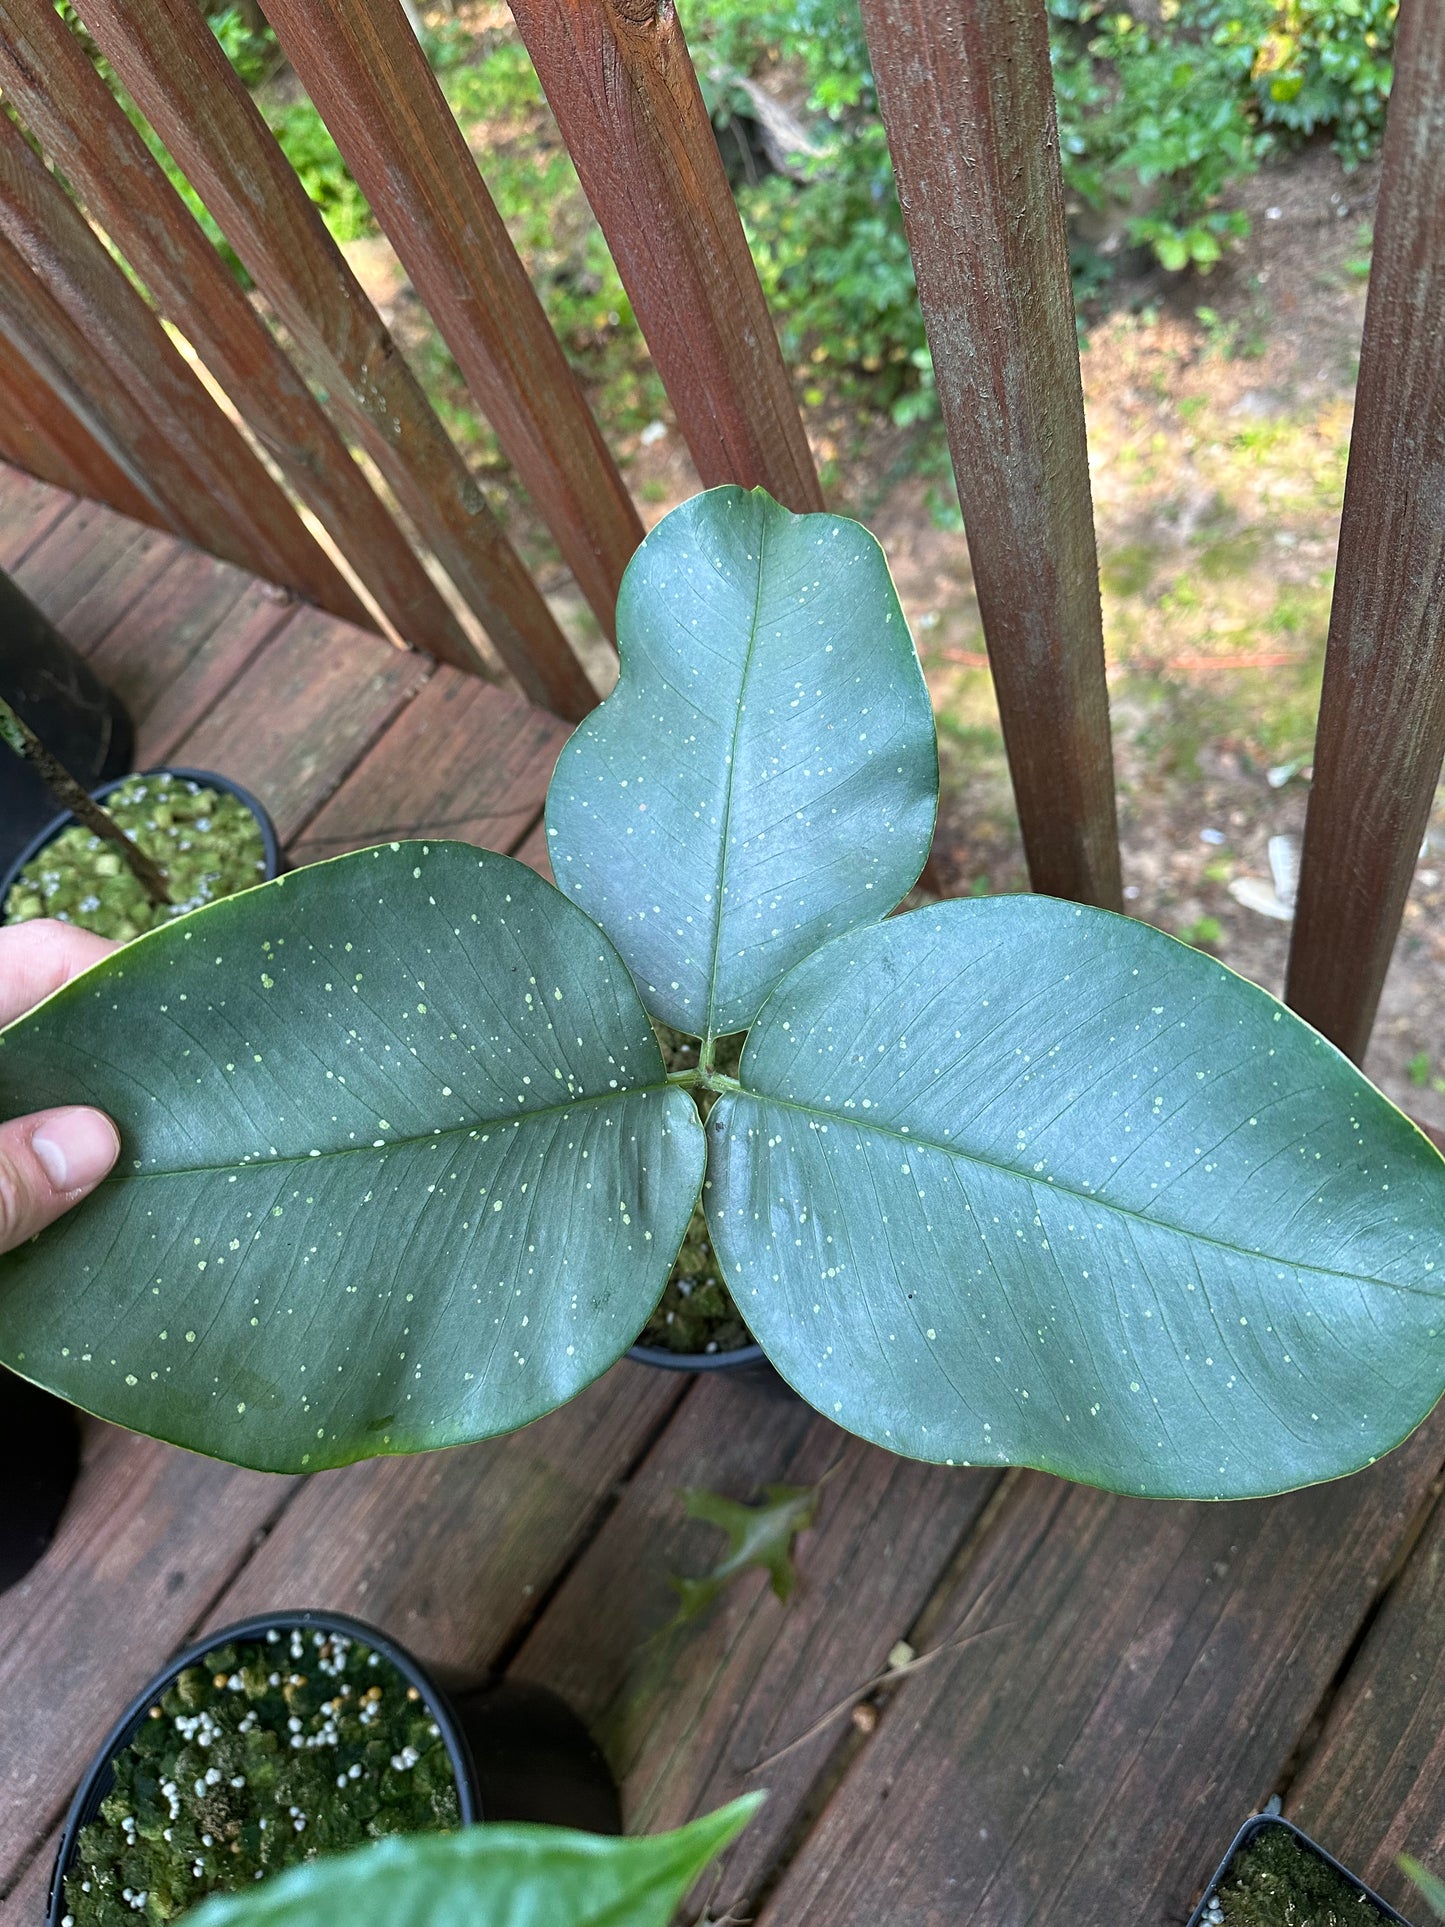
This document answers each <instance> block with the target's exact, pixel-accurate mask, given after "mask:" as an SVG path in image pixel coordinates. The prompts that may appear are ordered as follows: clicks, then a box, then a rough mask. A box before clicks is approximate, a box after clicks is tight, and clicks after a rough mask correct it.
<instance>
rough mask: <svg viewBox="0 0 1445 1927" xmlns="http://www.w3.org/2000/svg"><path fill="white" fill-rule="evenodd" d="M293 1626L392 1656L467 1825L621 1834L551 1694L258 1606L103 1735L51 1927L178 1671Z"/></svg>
mask: <svg viewBox="0 0 1445 1927" xmlns="http://www.w3.org/2000/svg"><path fill="white" fill-rule="evenodd" d="M293 1629H294V1630H300V1631H304V1632H324V1633H342V1634H344V1635H345V1636H346V1637H347V1638H349V1639H355V1640H357V1641H359V1642H360V1643H361V1644H362V1645H365V1646H369V1647H371V1649H372V1650H373V1652H377V1653H380V1654H381V1656H382V1657H383V1659H387V1660H389V1661H390V1662H391V1664H392V1665H393V1666H394V1667H395V1668H396V1670H397V1671H398V1672H399V1673H400V1674H401V1676H402V1677H403V1679H405V1680H406V1681H407V1683H408V1684H409V1685H412V1686H415V1687H416V1689H417V1691H418V1692H419V1693H420V1694H421V1696H422V1700H423V1702H424V1704H425V1705H426V1707H427V1710H428V1711H429V1712H430V1713H431V1716H432V1718H433V1719H434V1720H435V1721H436V1723H437V1725H438V1726H439V1727H440V1728H441V1735H442V1740H443V1743H444V1744H445V1746H446V1749H447V1754H448V1757H449V1758H450V1760H451V1763H452V1770H453V1772H454V1773H455V1775H456V1784H457V1803H458V1806H459V1807H460V1809H461V1816H462V1824H463V1826H471V1825H473V1824H475V1823H476V1822H477V1821H479V1820H529V1821H535V1822H538V1823H540V1824H542V1825H546V1826H558V1827H577V1828H580V1829H582V1830H583V1831H585V1832H588V1833H608V1834H616V1833H621V1831H622V1812H621V1808H620V1806H619V1804H618V1799H617V1789H616V1787H615V1786H614V1784H613V1781H612V1775H611V1773H610V1772H609V1771H608V1768H607V1764H606V1762H605V1761H604V1759H603V1758H602V1755H601V1753H600V1752H599V1751H598V1749H597V1746H596V1743H595V1742H594V1741H593V1739H592V1737H591V1735H590V1734H589V1733H588V1731H587V1729H586V1727H585V1726H583V1724H582V1722H581V1721H580V1720H579V1719H578V1718H577V1716H576V1714H575V1713H574V1712H573V1711H572V1710H571V1708H570V1707H569V1706H567V1705H566V1703H565V1702H564V1701H563V1700H560V1699H559V1698H558V1697H557V1696H556V1694H555V1693H549V1692H547V1691H546V1689H545V1688H544V1687H540V1686H529V1685H525V1684H522V1683H519V1682H516V1681H512V1680H505V1679H502V1680H486V1679H479V1678H469V1677H468V1676H467V1675H466V1674H463V1673H457V1672H453V1671H451V1670H450V1669H447V1668H442V1667H424V1666H423V1665H422V1664H421V1662H420V1661H419V1660H417V1659H416V1658H415V1657H414V1656H413V1655H412V1654H411V1653H409V1652H408V1651H407V1649H406V1648H405V1647H404V1646H399V1645H398V1644H397V1643H396V1641H395V1640H393V1639H388V1638H387V1636H386V1634H385V1633H383V1632H379V1631H378V1630H377V1628H376V1627H375V1626H368V1625H366V1624H365V1623H364V1622H363V1621H362V1620H359V1619H351V1618H349V1617H348V1616H347V1615H346V1614H344V1613H328V1612H309V1611H308V1612H290V1613H257V1614H256V1615H255V1617H254V1618H251V1619H240V1620H237V1621H236V1622H235V1624H234V1625H230V1626H222V1627H221V1628H220V1629H219V1630H218V1631H216V1632H214V1633H209V1634H207V1636H206V1638H204V1639H201V1640H197V1641H196V1642H195V1644H194V1645H192V1646H188V1647H187V1648H186V1650H185V1651H184V1652H183V1653H179V1654H177V1656H176V1657H175V1658H174V1659H173V1660H172V1661H171V1662H170V1664H169V1665H168V1666H167V1667H166V1668H165V1669H164V1671H162V1672H159V1673H157V1674H156V1676H155V1678H154V1679H153V1680H151V1681H150V1683H149V1684H148V1685H147V1687H146V1689H145V1691H144V1692H143V1693H140V1694H138V1695H137V1696H136V1698H135V1699H133V1700H132V1701H131V1703H130V1705H129V1706H128V1707H127V1708H126V1710H125V1712H124V1713H122V1715H121V1717H120V1718H119V1719H118V1720H117V1721H116V1723H115V1725H114V1726H113V1727H112V1728H111V1730H110V1732H109V1733H107V1734H106V1736H105V1740H104V1742H103V1743H102V1745H101V1747H100V1750H99V1752H98V1753H97V1754H96V1756H95V1759H94V1761H93V1762H92V1764H91V1767H90V1771H89V1772H88V1773H87V1774H86V1775H85V1778H84V1779H83V1780H82V1781H81V1783H80V1786H79V1788H78V1789H77V1791H76V1795H75V1798H74V1799H73V1800H72V1801H71V1803H70V1811H69V1812H68V1813H67V1815H66V1816H65V1831H64V1832H63V1833H62V1835H61V1837H60V1851H59V1853H58V1854H57V1855H56V1859H55V1868H54V1871H53V1872H52V1873H51V1876H50V1895H49V1901H48V1904H47V1910H46V1922H47V1927H60V1922H61V1920H62V1918H63V1917H64V1914H65V1874H66V1873H67V1871H68V1870H69V1867H70V1862H71V1859H72V1856H73V1855H74V1853H75V1847H76V1841H77V1839H78V1837H79V1834H80V1831H81V1828H82V1827H84V1826H86V1825H88V1824H89V1822H90V1821H92V1820H93V1819H95V1817H96V1815H97V1814H98V1813H99V1811H100V1803H101V1801H102V1800H103V1799H104V1798H105V1796H106V1795H107V1794H108V1793H109V1792H110V1789H111V1787H112V1785H113V1784H114V1779H115V1776H114V1772H113V1770H112V1762H113V1761H114V1759H115V1757H116V1755H117V1754H118V1753H119V1752H120V1751H121V1750H122V1749H123V1748H124V1747H125V1746H126V1744H127V1743H128V1742H129V1741H130V1740H131V1739H132V1738H133V1737H134V1735H135V1732H136V1729H137V1728H138V1727H139V1726H140V1724H141V1722H142V1721H143V1720H144V1719H145V1718H146V1716H147V1714H148V1712H149V1710H150V1708H151V1707H152V1706H153V1705H154V1704H155V1702H156V1700H157V1699H158V1698H159V1697H160V1695H161V1694H162V1693H164V1692H165V1691H166V1689H167V1688H168V1687H169V1686H170V1684H171V1682H172V1681H173V1680H174V1679H175V1678H176V1676H177V1674H179V1673H182V1672H184V1670H185V1669H186V1667H188V1666H194V1665H195V1664H196V1662H197V1661H198V1660H200V1659H203V1658H204V1657H205V1655H206V1654H207V1653H212V1652H214V1651H215V1650H216V1648H217V1647H218V1646H225V1645H228V1644H230V1643H231V1642H232V1641H233V1640H242V1639H257V1638H260V1637H262V1636H263V1635H265V1634H266V1633H269V1632H272V1631H275V1632H280V1633H289V1632H291V1631H292V1630H293Z"/></svg>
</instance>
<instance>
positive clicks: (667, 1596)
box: [513, 1373, 998, 1918]
mask: <svg viewBox="0 0 1445 1927" xmlns="http://www.w3.org/2000/svg"><path fill="white" fill-rule="evenodd" d="M819 1480H825V1483H824V1484H823V1487H822V1491H821V1495H820V1500H819V1508H818V1516H817V1521H816V1523H815V1525H814V1526H813V1528H812V1529H811V1530H810V1531H809V1532H808V1533H807V1534H806V1535H804V1536H803V1537H801V1538H800V1539H799V1541H798V1544H797V1553H796V1563H797V1568H798V1573H799V1581H798V1587H797V1590H796V1592H795V1593H794V1595H793V1597H792V1598H791V1599H790V1600H788V1601H787V1602H786V1603H784V1602H783V1601H780V1600H778V1599H777V1598H776V1597H774V1595H773V1593H772V1591H771V1590H770V1588H769V1586H768V1582H767V1578H766V1575H765V1574H763V1573H762V1572H758V1571H754V1572H750V1573H748V1574H746V1575H745V1576H744V1577H742V1578H740V1579H738V1580H736V1581H734V1583H733V1584H731V1585H730V1586H729V1587H728V1588H727V1590H726V1591H725V1592H724V1594H723V1595H722V1597H721V1598H720V1599H719V1600H718V1601H717V1602H716V1603H715V1605H714V1606H713V1607H712V1608H711V1609H710V1610H709V1611H708V1612H707V1613H706V1614H705V1615H704V1616H702V1617H701V1618H699V1619H696V1620H694V1621H692V1622H690V1623H688V1624H686V1625H679V1624H677V1623H676V1615H677V1609H678V1598H677V1594H676V1592H675V1590H674V1589H673V1587H672V1586H671V1584H670V1583H669V1575H672V1574H677V1575H679V1576H682V1575H686V1576H690V1577H696V1576H699V1575H701V1574H702V1573H705V1572H707V1571H708V1570H709V1569H710V1568H711V1567H712V1566H714V1565H715V1564H716V1563H717V1561H718V1560H719V1558H720V1557H721V1556H722V1554H723V1552H724V1551H725V1550H726V1541H725V1539H724V1537H723V1535H722V1534H721V1533H720V1532H719V1531H718V1530H717V1529H716V1528H715V1527H709V1526H706V1525H701V1524H698V1523H696V1522H690V1521H689V1520H688V1519H687V1518H686V1516H685V1514H684V1511H683V1505H682V1499H681V1496H680V1492H681V1489H682V1488H686V1487H688V1486H699V1487H703V1488H705V1489H707V1490H709V1491H714V1492H721V1493H723V1494H725V1495H726V1496H728V1497H729V1498H734V1499H740V1500H743V1501H747V1500H749V1499H751V1498H754V1497H755V1496H758V1493H759V1488H760V1487H762V1486H763V1485H765V1484H769V1483H774V1482H781V1483H784V1484H789V1485H813V1484H816V1483H817V1482H818V1481H819ZM997 1483H998V1475H997V1474H995V1473H989V1472H959V1471H950V1470H948V1469H947V1468H945V1467H942V1466H923V1465H917V1464H913V1463H911V1462H910V1461H907V1460H904V1459H898V1458H895V1457H893V1456H892V1455H890V1454H888V1453H886V1452H880V1451H877V1450H876V1449H875V1448H874V1447H872V1446H869V1445H865V1444H863V1443H862V1442H861V1441H859V1440H856V1439H850V1438H849V1437H848V1436H847V1434H846V1433H843V1432H840V1431H839V1430H838V1429H837V1427H836V1426H834V1425H830V1424H829V1423H828V1421H827V1420H826V1419H822V1418H820V1417H819V1416H818V1415H817V1413H815V1412H814V1411H813V1410H812V1409H811V1408H810V1407H809V1406H807V1405H805V1404H804V1403H803V1401H802V1400H801V1399H799V1398H797V1397H796V1396H794V1394H793V1393H792V1392H790V1391H789V1390H788V1389H787V1388H786V1387H785V1386H784V1385H783V1383H782V1381H781V1380H779V1379H777V1378H775V1377H773V1376H772V1374H771V1373H765V1374H764V1375H763V1376H762V1377H761V1379H760V1380H747V1381H738V1380H736V1379H734V1378H733V1377H732V1376H731V1375H730V1374H729V1375H726V1376H724V1375H721V1374H712V1375H709V1376H707V1377H705V1378H699V1380H698V1381H697V1383H696V1385H695V1386H694V1387H693V1389H692V1391H691V1392H690V1393H689V1394H688V1397H687V1401H686V1403H685V1404H684V1405H683V1407H682V1409H681V1411H680V1412H679V1414H678V1416H677V1417H676V1418H675V1419H674V1420H673V1422H672V1424H671V1425H670V1426H669V1427H668V1429H667V1431H666V1432H665V1433H664V1434H663V1435H662V1437H661V1438H660V1440H659V1441H658V1443H657V1445H656V1446H655V1447H654V1449H653V1451H652V1453H651V1454H650V1455H649V1457H648V1460H647V1463H646V1464H645V1466H643V1467H642V1468H641V1470H640V1471H639V1473H638V1474H637V1476H636V1477H635V1478H634V1479H633V1481H632V1483H631V1484H630V1486H629V1487H628V1490H627V1492H626V1494H625V1495H624V1497H623V1498H622V1500H621V1502H620V1503H619V1505H618V1507H617V1509H616V1511H615V1512H614V1513H613V1514H612V1515H611V1517H610V1518H609V1519H608V1521H607V1523H606V1524H605V1526H604V1527H603V1528H602V1531H601V1532H600V1533H599V1534H598V1536H597V1538H596V1539H595V1540H594V1542H593V1544H592V1545H591V1546H590V1547H589V1548H588V1550H587V1553H586V1555H585V1556H584V1558H583V1559H582V1560H581V1561H580V1562H579V1563H578V1565H577V1567H576V1568H575V1570H574V1571H573V1572H572V1574H571V1575H570V1577H569V1578H568V1580H567V1583H566V1585H565V1586H564V1587H563V1588H562V1590H561V1591H560V1593H559V1594H558V1596H557V1598H556V1599H555V1600H554V1601H553V1602H552V1604H551V1605H550V1606H549V1607H548V1609H547V1611H546V1613H545V1614H544V1615H543V1617H542V1619H541V1622H540V1623H539V1625H538V1626H537V1628H536V1630H535V1631H534V1632H533V1633H532V1635H531V1637H530V1638H529V1640H528V1641H527V1643H526V1645H525V1646H524V1647H523V1648H522V1651H521V1653H520V1654H519V1656H518V1658H517V1661H516V1662H515V1665H514V1668H513V1670H514V1671H515V1672H517V1673H519V1674H520V1675H522V1676H524V1677H526V1678H529V1679H533V1680H536V1681H538V1682H540V1683H544V1684H547V1685H550V1686H552V1687H554V1688H555V1689H556V1690H557V1691H558V1692H560V1693H562V1695H563V1696H564V1697H565V1698H566V1699H568V1700H569V1701H570V1702H571V1704H572V1705H573V1706H574V1707H576V1709H577V1710H578V1711H579V1712H580V1713H581V1714H582V1716H583V1717H584V1718H585V1719H586V1720H587V1721H588V1722H589V1724H590V1725H591V1727H592V1729H593V1732H594V1734H595V1735H596V1737H597V1738H598V1740H599V1741H600V1742H601V1744H602V1746H603V1748H604V1750H605V1752H606V1753H607V1755H608V1758H609V1762H610V1764H611V1766H612V1769H613V1772H614V1773H615V1774H616V1776H617V1779H618V1783H619V1785H620V1787H621V1789H622V1793H623V1802H624V1814H625V1819H626V1824H627V1828H628V1831H629V1832H640V1833H650V1832H653V1831H656V1830H659V1829H662V1828H664V1827H671V1826H678V1825H680V1824H681V1823H682V1822H683V1821H685V1820H687V1819H689V1818H690V1817H692V1815H694V1814H696V1813H702V1812H705V1811H707V1810H709V1809H710V1808H712V1807H715V1806H717V1805H720V1804H721V1803H722V1802H723V1801H724V1800H728V1799H731V1798H732V1797H733V1796H734V1795H736V1794H739V1793H742V1792H744V1791H748V1790H751V1789H753V1788H756V1787H759V1786H764V1787H766V1788H767V1789H768V1801H767V1804H766V1806H765V1807H764V1808H763V1810H762V1812H761V1813H760V1814H759V1815H758V1817H757V1818H756V1819H755V1820H754V1821H753V1823H752V1825H751V1826H750V1827H749V1828H748V1830H747V1832H746V1833H745V1834H744V1835H743V1837H742V1838H741V1839H740V1840H739V1841H738V1843H737V1844H736V1845H735V1846H734V1847H733V1848H732V1849H731V1851H730V1852H729V1854H728V1856H727V1858H726V1859H725V1861H724V1863H723V1871H722V1875H721V1881H720V1885H719V1886H718V1887H717V1889H716V1891H715V1892H714V1893H713V1895H712V1899H711V1902H710V1911H711V1912H712V1914H713V1915H714V1916H730V1915H731V1914H732V1913H733V1911H734V1909H735V1908H741V1907H742V1906H743V1903H745V1902H746V1900H747V1897H748V1896H749V1894H751V1893H753V1892H755V1891H756V1888H757V1885H758V1883H759V1881H760V1879H761V1877H762V1875H763V1873H764V1871H765V1870H766V1869H767V1868H768V1866H769V1865H770V1864H771V1862H772V1861H773V1860H774V1859H776V1858H777V1856H778V1854H779V1853H780V1851H781V1850H782V1848H783V1846H784V1843H785V1842H786V1841H787V1840H788V1838H789V1836H790V1835H791V1834H792V1833H793V1832H794V1830H795V1828H796V1827H797V1825H798V1821H799V1818H800V1815H801V1812H802V1809H803V1807H804V1805H805V1802H806V1801H807V1799H808V1796H809V1795H810V1793H811V1792H812V1790H813V1788H814V1785H815V1783H816V1781H817V1778H818V1775H819V1772H820V1770H821V1769H822V1768H823V1767H824V1766H825V1764H826V1763H827V1761H828V1760H829V1758H830V1757H831V1755H832V1754H833V1752H834V1750H835V1749H836V1747H837V1746H838V1743H839V1741H840V1740H841V1739H842V1738H843V1737H844V1736H846V1735H847V1734H848V1732H849V1731H850V1727H849V1711H850V1708H849V1707H848V1705H847V1704H846V1703H844V1704H842V1705H841V1710H839V1711H838V1713H837V1716H836V1717H835V1718H833V1719H832V1720H829V1721H827V1723H826V1724H825V1725H824V1726H823V1727H822V1729H821V1730H820V1731H819V1732H817V1733H816V1734H814V1735H813V1736H812V1737H811V1738H808V1739H806V1740H805V1742H804V1744H802V1745H796V1746H795V1745H793V1742H795V1741H797V1740H799V1739H800V1738H802V1736H804V1735H806V1734H808V1733H809V1730H810V1728H812V1727H813V1726H814V1725H815V1723H817V1722H818V1721H819V1720H820V1719H821V1718H822V1717H823V1716H824V1715H826V1714H828V1713H830V1712H833V1711H834V1709H835V1708H839V1707H840V1703H843V1702H846V1701H847V1699H848V1696H849V1695H850V1694H852V1693H854V1692H856V1691H858V1689H860V1688H861V1687H863V1686H864V1685H865V1683H866V1682H867V1681H869V1680H870V1679H872V1678H873V1677H874V1676H875V1675H877V1674H879V1673H881V1672H883V1671H884V1670H885V1669H886V1667H887V1663H888V1654H889V1651H890V1650H891V1648H892V1647H893V1645H894V1643H895V1642H896V1641H897V1640H899V1639H901V1638H903V1637H904V1635H905V1634H907V1633H908V1632H910V1631H911V1630H912V1628H913V1625H914V1622H915V1620H916V1619H917V1617H918V1614H919V1612H920V1611H921V1610H922V1608H923V1605H924V1603H925V1601H926V1600H927V1598H928V1595H929V1593H930V1592H931V1591H932V1589H933V1587H934V1586H935V1584H936V1583H937V1581H938V1578H939V1575H940V1573H941V1572H942V1571H943V1569H944V1567H945V1566H946V1564H947V1563H948V1560H949V1558H950V1556H951V1555H952V1554H953V1552H954V1550H955V1549H956V1547H957V1545H958V1543H959V1541H960V1540H961V1539H962V1537H963V1536H964V1534H965V1533H966V1532H967V1531H968V1529H969V1528H970V1526H971V1525H972V1524H973V1523H974V1521H975V1520H976V1519H977V1517H978V1515H979V1513H980V1512H981V1510H982V1508H983V1506H984V1504H985V1503H986V1501H987V1499H988V1496H989V1494H990V1493H991V1492H992V1491H993V1490H994V1488H995V1486H996V1485H997ZM604 1602H605V1610H599V1607H601V1606H602V1605H603V1603H604ZM785 1748H788V1749H790V1750H788V1751H786V1752H781V1757H777V1758H773V1757H772V1756H774V1755H777V1754H779V1753H780V1750H781V1749H785ZM763 1762H766V1764H762V1763H763ZM740 1917H742V1918H746V1913H745V1912H744V1913H742V1914H741V1916H740Z"/></svg>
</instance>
